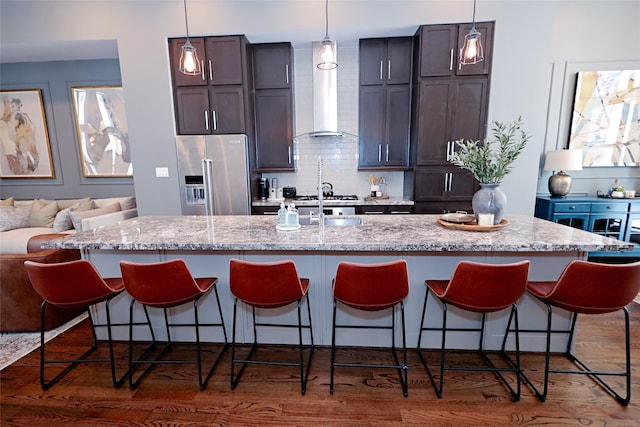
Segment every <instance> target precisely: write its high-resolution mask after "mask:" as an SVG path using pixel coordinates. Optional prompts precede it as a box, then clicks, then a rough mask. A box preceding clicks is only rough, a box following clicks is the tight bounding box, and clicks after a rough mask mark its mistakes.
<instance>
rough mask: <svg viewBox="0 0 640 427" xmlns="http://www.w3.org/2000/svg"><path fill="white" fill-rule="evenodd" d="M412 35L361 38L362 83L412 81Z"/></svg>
mask: <svg viewBox="0 0 640 427" xmlns="http://www.w3.org/2000/svg"><path fill="white" fill-rule="evenodd" d="M412 46H413V40H412V39H411V37H393V38H388V39H379V38H377V39H361V40H360V85H382V84H408V83H411V56H412Z"/></svg>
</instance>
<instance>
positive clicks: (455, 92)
mask: <svg viewBox="0 0 640 427" xmlns="http://www.w3.org/2000/svg"><path fill="white" fill-rule="evenodd" d="M487 98H488V81H487V79H486V78H482V77H480V78H465V79H456V78H453V79H421V80H420V83H419V86H418V94H417V99H418V104H417V111H416V112H417V116H416V117H417V123H416V128H417V138H415V143H416V149H417V150H416V152H417V156H416V165H417V166H426V165H450V163H449V162H448V159H449V156H450V155H451V154H452V153H453V152H454V150H455V149H456V147H455V143H454V141H455V140H457V139H471V140H474V141H475V140H478V139H482V138H483V137H484V135H485V131H486V130H485V123H486V120H487V103H488V101H487Z"/></svg>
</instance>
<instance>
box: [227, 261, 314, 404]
mask: <svg viewBox="0 0 640 427" xmlns="http://www.w3.org/2000/svg"><path fill="white" fill-rule="evenodd" d="M229 270H230V276H229V280H230V287H231V293H232V294H233V295H234V296H235V299H234V303H233V333H232V338H231V389H232V390H233V389H235V388H236V386H237V385H238V382H239V381H240V378H241V377H242V374H243V372H244V370H245V368H246V367H247V365H248V364H253V365H278V366H297V367H299V368H300V391H301V393H302V394H303V395H304V394H305V393H306V391H307V378H308V377H309V369H310V368H311V360H312V358H313V350H314V344H313V328H312V325H311V306H310V302H309V295H308V290H309V279H301V278H299V277H298V272H297V270H296V265H295V263H294V262H293V261H290V260H287V261H277V262H250V261H242V260H237V259H232V260H231V261H230V263H229ZM303 300H306V302H307V316H308V324H306V325H305V324H303V322H302V313H301V311H302V310H301V305H302V302H303ZM238 301H241V302H242V303H244V304H246V305H247V306H249V307H250V308H251V315H252V320H253V344H252V345H251V349H250V350H249V353H248V354H247V356H246V357H245V358H236V318H237V311H238ZM293 303H295V304H296V309H297V311H298V322H297V323H296V324H283V323H265V322H261V321H256V309H258V310H270V309H276V308H280V307H285V306H287V305H289V304H293ZM258 327H275V328H297V330H298V342H299V345H298V351H299V361H298V362H281V361H273V360H255V359H252V357H253V354H254V353H255V351H256V348H257V347H258V334H257V328H258ZM305 329H308V330H309V336H310V342H311V344H310V350H309V356H308V360H307V363H306V371H305V362H304V349H305V345H304V344H303V339H302V335H303V333H302V331H303V330H305ZM237 363H240V364H242V366H241V367H240V370H239V371H238V373H237V375H236V374H235V365H236V364H237Z"/></svg>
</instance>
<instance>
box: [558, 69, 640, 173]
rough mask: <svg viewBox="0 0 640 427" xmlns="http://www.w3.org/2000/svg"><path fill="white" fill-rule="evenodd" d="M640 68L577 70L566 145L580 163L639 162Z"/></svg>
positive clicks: (624, 163)
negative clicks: (579, 154) (580, 155)
mask: <svg viewBox="0 0 640 427" xmlns="http://www.w3.org/2000/svg"><path fill="white" fill-rule="evenodd" d="M639 106H640V70H607V71H580V72H578V73H577V76H576V85H575V94H574V99H573V106H572V108H573V109H572V114H571V126H570V131H569V149H579V150H582V151H583V161H582V165H583V167H599V166H640V116H639V112H638V108H639Z"/></svg>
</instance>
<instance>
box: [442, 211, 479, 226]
mask: <svg viewBox="0 0 640 427" xmlns="http://www.w3.org/2000/svg"><path fill="white" fill-rule="evenodd" d="M440 219H442V220H443V221H447V222H455V223H458V224H467V223H470V222H473V221H475V219H476V217H475V215H473V214H468V213H466V212H450V213H446V214H444V215H442V216H441V217H440Z"/></svg>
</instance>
